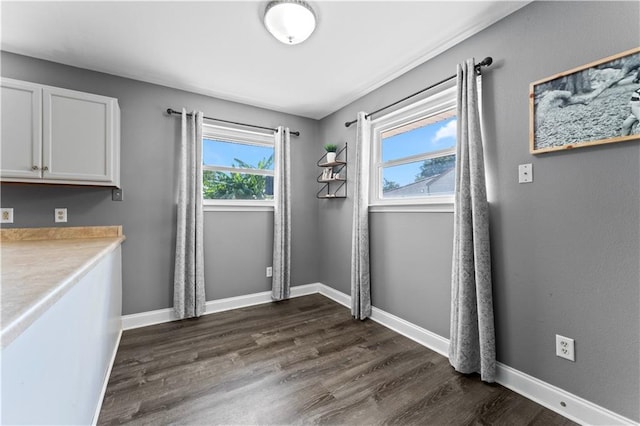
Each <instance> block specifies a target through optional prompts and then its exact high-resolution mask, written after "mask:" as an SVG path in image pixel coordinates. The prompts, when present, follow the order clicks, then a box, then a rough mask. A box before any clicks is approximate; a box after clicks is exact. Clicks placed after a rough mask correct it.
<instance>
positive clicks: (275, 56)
mask: <svg viewBox="0 0 640 426" xmlns="http://www.w3.org/2000/svg"><path fill="white" fill-rule="evenodd" d="M266 3H267V1H208V2H204V1H200V2H184V1H183V2H168V1H162V2H155V1H153V2H152V1H142V2H128V1H127V2H122V1H119V2H115V1H100V2H98V1H93V2H57V1H54V2H9V1H2V3H1V15H2V16H1V23H2V32H1V37H2V39H1V48H2V50H6V51H9V52H14V53H19V54H23V55H27V56H33V57H37V58H42V59H47V60H50V61H54V62H60V63H63V64H68V65H73V66H76V67H81V68H87V69H91V70H96V71H101V72H106V73H109V74H115V75H119V76H124V77H129V78H133V79H137V80H142V81H147V82H151V83H156V84H161V85H164V86H169V87H174V88H178V89H184V90H188V91H192V92H197V93H201V94H205V95H210V96H214V97H218V98H222V99H228V100H233V101H237V102H242V103H245V104H250V105H255V106H260V107H265V108H269V109H273V110H276V111H282V112H287V113H291V114H296V115H301V116H305V117H310V118H315V119H319V118H322V117H324V116H326V115H328V114H330V113H332V112H334V111H336V110H338V109H339V108H341V107H343V106H345V105H347V104H349V103H350V102H352V101H354V100H356V99H358V98H359V97H361V96H363V95H365V94H367V93H368V92H370V91H372V90H374V89H375V88H377V87H379V86H381V85H382V84H384V83H386V82H388V81H390V80H392V79H393V78H395V77H397V76H399V75H400V74H402V73H404V72H406V71H408V70H409V69H411V68H413V67H415V66H417V65H419V64H420V63H423V62H424V61H426V60H428V59H429V58H432V57H434V56H435V55H437V54H439V53H441V52H442V51H444V50H446V49H447V48H449V47H451V46H453V45H455V44H457V43H459V42H460V41H462V40H464V39H465V38H467V37H469V36H471V35H473V34H475V33H476V32H478V31H480V30H482V29H483V28H486V27H487V26H489V25H491V24H492V23H494V22H496V21H498V20H500V19H502V18H503V17H505V16H506V15H508V14H510V13H512V12H514V11H515V10H517V9H519V8H521V7H523V6H524V5H526V4H527V3H528V1H516V2H507V1H466V2H461V1H407V2H404V1H402V2H401V1H366V2H365V1H340V2H338V1H312V2H310V4H311V5H312V7H313V8H314V10H315V11H316V15H317V16H318V19H319V24H318V28H317V29H316V32H315V33H314V34H312V35H311V37H310V38H309V39H308V40H307V41H306V42H304V43H302V44H300V45H295V46H287V45H284V44H281V43H279V42H278V41H276V40H275V39H274V38H273V37H272V36H271V35H270V34H269V33H268V32H267V30H266V29H265V28H264V27H263V25H262V14H263V11H264V8H265V6H266ZM491 53H492V52H478V53H477V54H478V55H490V54H491ZM462 59H464V58H462ZM477 59H478V60H480V59H482V58H477Z"/></svg>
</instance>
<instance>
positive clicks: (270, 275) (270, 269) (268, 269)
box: [267, 266, 273, 278]
mask: <svg viewBox="0 0 640 426" xmlns="http://www.w3.org/2000/svg"><path fill="white" fill-rule="evenodd" d="M272 276H273V267H271V266H267V278H270V277H272Z"/></svg>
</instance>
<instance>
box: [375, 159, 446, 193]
mask: <svg viewBox="0 0 640 426" xmlns="http://www.w3.org/2000/svg"><path fill="white" fill-rule="evenodd" d="M455 164H456V157H455V155H445V156H442V157H435V158H430V159H427V160H423V161H414V162H412V163H406V164H401V165H399V166H390V167H384V168H383V169H382V182H383V183H382V192H383V194H382V196H383V198H415V197H425V196H429V195H450V194H453V190H454V187H455Z"/></svg>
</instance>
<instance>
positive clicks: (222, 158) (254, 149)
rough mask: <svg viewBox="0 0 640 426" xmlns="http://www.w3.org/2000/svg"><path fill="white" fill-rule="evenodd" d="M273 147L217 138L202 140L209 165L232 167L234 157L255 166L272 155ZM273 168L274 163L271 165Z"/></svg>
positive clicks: (205, 160) (203, 155)
mask: <svg viewBox="0 0 640 426" xmlns="http://www.w3.org/2000/svg"><path fill="white" fill-rule="evenodd" d="M272 155H273V148H271V147H266V146H259V145H247V144H242V143H233V142H225V141H220V140H215V139H203V140H202V157H203V161H204V164H205V165H207V166H225V167H232V166H233V163H234V158H238V159H240V160H242V161H244V162H245V163H247V164H250V165H251V166H253V167H254V168H257V167H258V163H259V162H260V161H261V160H263V159H267V158H269V157H271V156H272ZM269 170H273V164H272V165H271V167H269Z"/></svg>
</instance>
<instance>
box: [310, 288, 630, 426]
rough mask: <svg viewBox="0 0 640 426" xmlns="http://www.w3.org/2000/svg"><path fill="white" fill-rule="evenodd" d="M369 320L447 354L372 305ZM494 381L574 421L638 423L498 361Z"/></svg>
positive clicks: (336, 296)
mask: <svg viewBox="0 0 640 426" xmlns="http://www.w3.org/2000/svg"><path fill="white" fill-rule="evenodd" d="M318 291H319V293H320V294H322V295H324V296H326V297H328V298H330V299H332V300H334V301H336V302H338V303H340V304H341V305H344V306H347V307H350V306H351V296H349V295H347V294H344V293H342V292H340V291H338V290H335V289H333V288H331V287H328V286H326V285H324V284H322V283H318ZM371 319H372V320H373V321H375V322H377V323H379V324H381V325H383V326H385V327H387V328H390V329H391V330H393V331H395V332H397V333H399V334H402V335H403V336H405V337H408V338H409V339H411V340H413V341H415V342H417V343H419V344H421V345H423V346H425V347H427V348H429V349H431V350H433V351H435V352H437V353H439V354H440V355H442V356H445V357H447V358H448V357H449V339H446V338H444V337H442V336H439V335H437V334H435V333H432V332H430V331H429V330H426V329H424V328H422V327H419V326H417V325H415V324H412V323H410V322H409V321H406V320H403V319H402V318H399V317H397V316H395V315H393V314H390V313H388V312H385V311H383V310H381V309H378V308H376V307H373V308H372V313H371ZM496 382H498V383H499V384H501V385H502V386H504V387H506V388H509V389H511V390H512V391H514V392H516V393H518V394H520V395H522V396H524V397H526V398H528V399H530V400H532V401H535V402H537V403H538V404H540V405H542V406H544V407H546V408H548V409H550V410H552V411H555V412H556V413H558V414H560V415H562V416H564V417H566V418H568V419H570V420H573V421H575V422H577V423H581V424H584V425H638V423H637V422H634V421H632V420H631V419H628V418H626V417H623V416H620V415H619V414H616V413H614V412H612V411H610V410H607V409H606V408H603V407H600V406H599V405H596V404H594V403H592V402H589V401H587V400H585V399H583V398H580V397H579V396H576V395H574V394H572V393H570V392H567V391H565V390H563V389H560V388H558V387H556V386H553V385H551V384H549V383H546V382H543V381H542V380H539V379H536V378H535V377H533V376H529V375H528V374H525V373H523V372H521V371H518V370H516V369H514V368H511V367H509V366H508V365H505V364H502V363H500V362H498V363H497V366H496ZM561 402H564V403H565V406H564V407H563V406H562V405H560V404H561Z"/></svg>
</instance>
